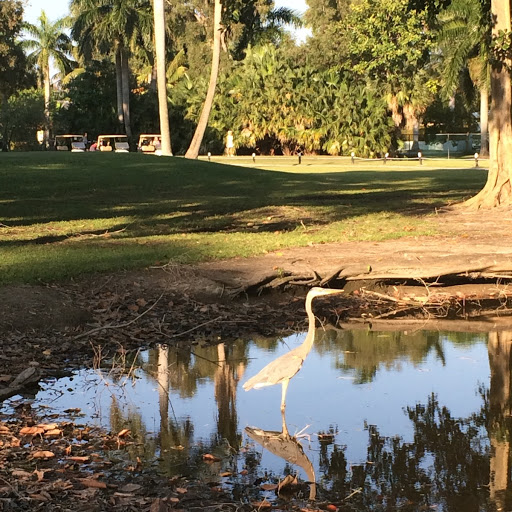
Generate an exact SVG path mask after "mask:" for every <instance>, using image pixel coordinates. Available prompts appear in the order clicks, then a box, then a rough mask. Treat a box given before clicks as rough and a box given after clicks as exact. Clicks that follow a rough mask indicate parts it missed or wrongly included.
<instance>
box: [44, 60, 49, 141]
mask: <svg viewBox="0 0 512 512" xmlns="http://www.w3.org/2000/svg"><path fill="white" fill-rule="evenodd" d="M43 80H44V140H43V145H44V147H45V149H48V147H49V145H50V63H49V62H45V64H44V69H43Z"/></svg>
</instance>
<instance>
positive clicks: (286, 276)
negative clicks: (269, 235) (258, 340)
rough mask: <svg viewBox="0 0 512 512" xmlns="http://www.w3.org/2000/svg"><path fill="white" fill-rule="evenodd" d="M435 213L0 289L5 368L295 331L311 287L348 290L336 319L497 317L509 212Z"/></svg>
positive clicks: (505, 276) (504, 304) (511, 257)
mask: <svg viewBox="0 0 512 512" xmlns="http://www.w3.org/2000/svg"><path fill="white" fill-rule="evenodd" d="M435 219H436V222H438V223H439V225H440V227H441V228H442V232H443V233H445V234H444V235H442V236H438V237H414V236H411V237H408V238H402V239H399V240H388V241H384V242H348V243H343V244H318V245H312V246H308V247H302V248H294V249H287V250H283V251H280V252H275V253H270V254H266V255H263V256H261V257H255V258H248V259H233V260H226V261H216V262H210V263H205V264H201V265H198V266H195V267H190V266H180V265H175V264H169V265H167V266H164V267H161V268H153V269H146V270H142V271H139V272H129V273H119V274H113V275H100V276H94V277H93V278H87V279H84V280H82V281H75V282H72V283H68V284H60V285H55V286H52V285H47V286H8V287H4V288H0V301H1V304H2V315H1V316H0V332H1V333H2V338H3V350H2V353H1V354H0V359H1V360H2V364H3V367H4V372H5V373H6V374H10V375H12V376H13V377H14V376H15V375H17V374H18V373H19V372H20V371H21V370H23V369H25V368H27V367H28V366H34V367H41V368H45V369H46V370H52V369H53V370H58V369H60V368H62V367H64V366H69V365H73V364H80V363H84V362H89V363H90V362H91V357H92V355H93V351H92V346H94V345H102V346H103V347H104V349H105V350H107V351H115V350H119V349H120V347H123V349H130V348H132V347H136V346H140V345H151V344H153V343H171V344H173V343H190V340H192V339H193V340H196V341H197V340H210V341H215V340H221V339H223V340H228V339H230V338H233V339H234V338H236V337H238V336H240V335H244V334H249V333H252V332H256V333H259V334H262V335H271V334H277V333H283V332H284V331H294V330H298V329H303V328H305V313H304V308H303V298H304V296H305V293H306V290H307V288H308V287H310V286H314V285H320V286H331V287H337V288H344V289H345V291H346V294H345V295H343V296H339V298H336V299H333V300H332V301H331V302H329V303H325V304H324V305H322V304H319V306H318V308H317V311H318V314H319V315H320V316H323V317H324V318H328V319H330V320H333V321H337V322H356V323H357V322H369V321H371V322H372V323H374V322H377V321H383V320H386V321H390V320H392V319H393V320H394V321H395V322H396V321H397V320H396V319H397V318H398V319H401V321H404V319H405V318H411V317H412V318H417V317H421V318H428V317H434V316H437V317H448V316H459V317H467V316H469V315H480V314H481V313H487V312H489V311H491V312H492V311H495V310H496V309H498V313H499V314H500V315H501V316H502V317H504V316H505V314H506V313H508V309H509V304H508V297H509V295H510V292H509V282H510V280H511V278H512V229H510V228H511V224H512V213H511V212H510V211H509V210H502V209H500V210H494V211H491V212H489V211H486V212H465V211H462V210H455V211H451V212H445V213H440V214H439V215H437V216H436V217H435ZM501 322H502V323H504V324H505V325H506V324H507V322H508V319H505V320H502V321H501ZM495 324H496V322H494V320H493V323H492V324H490V328H493V325H495ZM6 382H7V380H6Z"/></svg>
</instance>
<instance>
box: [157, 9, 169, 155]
mask: <svg viewBox="0 0 512 512" xmlns="http://www.w3.org/2000/svg"><path fill="white" fill-rule="evenodd" d="M153 17H154V25H155V49H156V73H157V76H156V79H157V87H158V115H159V117H160V135H161V137H162V155H165V156H172V149H171V132H170V129H169V108H168V106H167V80H166V77H165V70H166V65H165V10H164V1H163V0H153Z"/></svg>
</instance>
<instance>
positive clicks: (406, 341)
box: [314, 329, 482, 384]
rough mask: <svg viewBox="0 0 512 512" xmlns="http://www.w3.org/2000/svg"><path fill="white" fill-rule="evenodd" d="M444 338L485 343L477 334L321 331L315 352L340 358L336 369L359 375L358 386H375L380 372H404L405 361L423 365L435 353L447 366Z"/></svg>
mask: <svg viewBox="0 0 512 512" xmlns="http://www.w3.org/2000/svg"><path fill="white" fill-rule="evenodd" d="M442 338H447V339H450V340H451V341H453V342H455V343H457V342H460V343H465V344H470V343H477V342H481V341H482V335H481V334H475V333H472V334H468V333H449V334H448V335H445V334H443V333H439V332H434V331H414V332H402V331H386V332H383V331H368V330H353V331H341V330H336V329H328V330H326V331H323V330H322V329H319V330H318V331H317V340H315V347H314V350H316V351H317V352H318V353H320V354H323V353H326V354H331V355H335V356H337V360H336V363H335V365H336V368H339V369H340V370H342V371H343V372H349V373H353V372H354V371H355V372H356V375H355V377H356V382H357V383H359V384H361V383H365V382H371V381H372V380H373V378H374V377H375V375H376V373H377V371H378V370H379V368H385V369H388V370H390V369H400V366H401V365H402V364H403V362H404V361H407V362H409V363H412V364H414V365H419V364H421V363H422V362H423V361H424V360H425V358H426V357H427V355H428V354H429V353H431V352H434V353H435V354H436V357H437V358H438V359H439V360H440V361H441V362H442V363H443V364H444V360H445V356H444V351H443V347H442ZM459 338H460V340H459Z"/></svg>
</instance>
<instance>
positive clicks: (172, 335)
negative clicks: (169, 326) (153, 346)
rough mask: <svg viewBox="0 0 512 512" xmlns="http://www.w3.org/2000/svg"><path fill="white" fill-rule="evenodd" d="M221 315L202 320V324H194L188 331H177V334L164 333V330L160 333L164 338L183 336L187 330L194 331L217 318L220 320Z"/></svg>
mask: <svg viewBox="0 0 512 512" xmlns="http://www.w3.org/2000/svg"><path fill="white" fill-rule="evenodd" d="M221 318H222V316H218V317H217V318H214V319H212V320H208V321H207V322H203V323H202V324H199V325H196V326H195V327H192V328H191V329H189V330H188V331H183V332H179V333H178V334H166V333H165V332H162V333H161V334H162V335H163V336H165V337H166V338H177V337H178V336H183V335H184V334H188V333H189V332H192V331H195V330H196V329H199V328H200V327H203V326H205V325H208V324H211V323H212V322H216V321H217V320H220V319H221Z"/></svg>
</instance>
